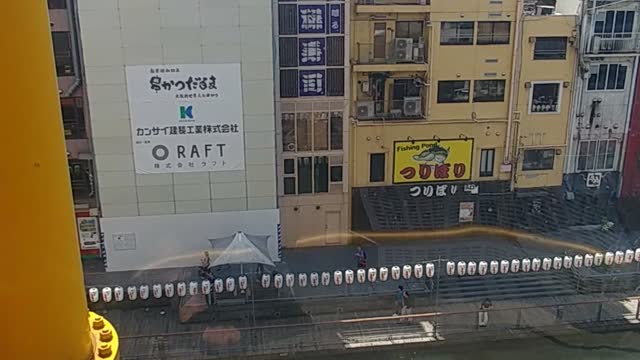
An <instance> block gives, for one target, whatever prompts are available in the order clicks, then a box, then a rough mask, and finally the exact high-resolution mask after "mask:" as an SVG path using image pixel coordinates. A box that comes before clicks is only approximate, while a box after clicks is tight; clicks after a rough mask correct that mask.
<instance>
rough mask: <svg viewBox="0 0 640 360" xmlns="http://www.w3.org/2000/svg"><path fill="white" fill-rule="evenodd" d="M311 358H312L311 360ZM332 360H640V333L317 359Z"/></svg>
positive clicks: (430, 348)
mask: <svg viewBox="0 0 640 360" xmlns="http://www.w3.org/2000/svg"><path fill="white" fill-rule="evenodd" d="M307 358H309V357H307ZM315 359H318V360H320V359H322V360H329V359H340V360H427V359H428V360H467V359H471V360H529V359H531V360H534V359H535V360H540V359H544V360H555V359H562V360H565V359H566V360H571V359H580V360H596V359H607V360H614V359H615V360H617V359H621V360H627V359H629V360H631V359H634V360H637V359H640V333H638V332H633V331H626V332H616V333H609V334H597V335H596V334H588V335H580V336H563V337H537V338H531V339H526V340H509V341H496V342H483V343H475V344H458V345H450V346H442V347H437V346H436V347H434V346H427V347H423V348H412V349H407V350H397V349H396V350H391V351H382V349H380V350H379V351H375V352H366V353H364V352H363V353H354V354H349V355H340V356H335V355H333V356H329V357H317V358H315Z"/></svg>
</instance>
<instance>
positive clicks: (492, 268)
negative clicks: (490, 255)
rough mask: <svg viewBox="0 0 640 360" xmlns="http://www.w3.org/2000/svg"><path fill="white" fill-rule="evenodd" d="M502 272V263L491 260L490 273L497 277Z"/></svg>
mask: <svg viewBox="0 0 640 360" xmlns="http://www.w3.org/2000/svg"><path fill="white" fill-rule="evenodd" d="M498 271H500V263H499V262H498V261H497V260H491V262H490V263H489V272H490V273H491V274H492V275H495V274H497V273H498Z"/></svg>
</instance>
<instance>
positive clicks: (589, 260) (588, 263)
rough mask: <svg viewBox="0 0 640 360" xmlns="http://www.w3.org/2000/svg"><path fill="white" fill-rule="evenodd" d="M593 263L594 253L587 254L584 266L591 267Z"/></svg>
mask: <svg viewBox="0 0 640 360" xmlns="http://www.w3.org/2000/svg"><path fill="white" fill-rule="evenodd" d="M592 265H593V255H591V254H585V255H584V266H586V267H591V266H592Z"/></svg>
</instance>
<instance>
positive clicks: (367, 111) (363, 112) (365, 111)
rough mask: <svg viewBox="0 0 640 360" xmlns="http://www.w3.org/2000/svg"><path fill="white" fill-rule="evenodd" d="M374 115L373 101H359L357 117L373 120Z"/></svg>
mask: <svg viewBox="0 0 640 360" xmlns="http://www.w3.org/2000/svg"><path fill="white" fill-rule="evenodd" d="M373 114H374V103H373V101H358V108H357V111H356V116H357V118H358V119H367V118H372V117H373Z"/></svg>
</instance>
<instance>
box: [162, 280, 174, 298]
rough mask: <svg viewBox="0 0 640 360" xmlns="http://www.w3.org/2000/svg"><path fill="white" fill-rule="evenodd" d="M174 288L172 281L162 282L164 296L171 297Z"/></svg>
mask: <svg viewBox="0 0 640 360" xmlns="http://www.w3.org/2000/svg"><path fill="white" fill-rule="evenodd" d="M175 292H176V289H175V287H174V285H173V283H166V284H164V296H166V297H168V298H172V297H173V295H174V294H175Z"/></svg>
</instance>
